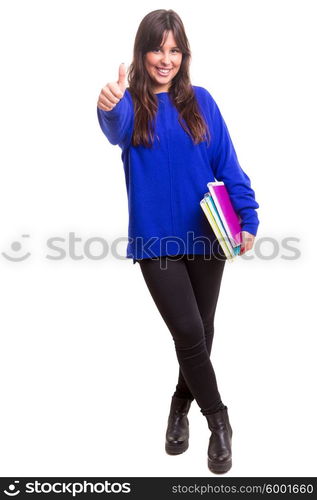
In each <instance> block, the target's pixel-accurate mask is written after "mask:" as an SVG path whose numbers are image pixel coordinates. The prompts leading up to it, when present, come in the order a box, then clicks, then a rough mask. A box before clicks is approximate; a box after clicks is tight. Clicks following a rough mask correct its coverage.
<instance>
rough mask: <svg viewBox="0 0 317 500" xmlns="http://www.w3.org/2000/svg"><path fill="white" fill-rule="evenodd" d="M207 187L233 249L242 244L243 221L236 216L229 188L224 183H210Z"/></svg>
mask: <svg viewBox="0 0 317 500" xmlns="http://www.w3.org/2000/svg"><path fill="white" fill-rule="evenodd" d="M207 187H208V189H209V192H210V195H211V197H212V199H213V201H214V203H215V205H216V208H217V210H218V213H219V216H220V218H221V221H222V223H223V225H224V228H225V230H226V233H227V235H228V238H229V239H230V241H231V244H232V246H233V247H236V246H238V245H240V244H241V243H242V238H241V226H240V222H241V219H240V217H238V215H237V214H236V212H235V210H234V208H233V206H232V203H231V200H230V197H229V194H228V191H227V188H226V186H225V184H224V182H222V181H214V182H208V184H207Z"/></svg>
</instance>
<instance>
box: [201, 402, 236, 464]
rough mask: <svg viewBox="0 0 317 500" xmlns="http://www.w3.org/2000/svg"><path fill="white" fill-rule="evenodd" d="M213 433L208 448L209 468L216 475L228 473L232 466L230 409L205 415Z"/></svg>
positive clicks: (226, 408)
mask: <svg viewBox="0 0 317 500" xmlns="http://www.w3.org/2000/svg"><path fill="white" fill-rule="evenodd" d="M205 417H206V419H207V422H208V427H209V429H210V431H211V436H210V439H209V446H208V468H209V470H210V471H211V472H213V473H215V474H223V473H225V472H228V470H229V469H231V466H232V452H231V443H232V428H231V425H230V422H229V416H228V407H227V406H225V408H223V409H222V410H220V411H217V412H215V413H211V414H210V415H205Z"/></svg>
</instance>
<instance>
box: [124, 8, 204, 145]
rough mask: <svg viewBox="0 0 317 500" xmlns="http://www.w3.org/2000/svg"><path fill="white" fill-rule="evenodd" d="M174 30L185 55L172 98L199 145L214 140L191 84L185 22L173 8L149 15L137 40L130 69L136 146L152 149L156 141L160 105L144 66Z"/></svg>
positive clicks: (189, 131)
mask: <svg viewBox="0 0 317 500" xmlns="http://www.w3.org/2000/svg"><path fill="white" fill-rule="evenodd" d="M170 30H171V31H172V33H173V36H174V38H175V41H176V43H177V46H178V47H179V49H180V50H181V52H182V62H181V66H180V68H179V71H178V73H177V74H176V75H175V77H174V78H173V80H172V82H171V86H170V88H169V96H170V98H171V100H172V102H173V104H174V105H175V107H176V109H177V110H178V112H179V117H178V121H179V123H180V125H181V126H182V127H183V129H184V130H185V132H186V133H188V134H189V135H190V136H191V138H192V139H193V141H194V143H195V144H197V143H199V142H202V141H204V140H205V139H208V141H209V140H210V133H209V129H208V125H207V124H206V122H205V120H204V118H203V116H202V115H201V113H200V111H199V107H198V103H197V101H196V97H195V94H194V90H193V89H192V86H191V82H190V77H189V64H190V58H191V52H190V47H189V43H188V40H187V36H186V33H185V29H184V26H183V23H182V20H181V18H180V17H179V15H178V14H177V13H176V12H175V11H174V10H172V9H169V10H165V9H158V10H154V11H152V12H149V14H147V15H146V16H145V17H144V18H143V19H142V21H141V23H140V25H139V28H138V31H137V34H136V37H135V42H134V49H133V61H132V63H131V64H130V67H129V69H128V78H127V80H128V84H129V87H128V89H129V91H130V93H131V96H132V98H133V103H134V112H135V113H134V118H135V119H134V131H133V137H132V144H133V145H134V146H138V145H140V144H143V145H144V146H147V147H151V145H152V144H153V141H154V123H155V116H156V112H157V109H158V102H157V97H156V95H155V93H154V92H153V90H152V83H151V79H150V76H149V74H148V72H147V70H146V68H145V65H144V57H145V54H146V53H147V52H149V51H150V50H153V49H155V48H157V47H159V46H161V45H164V43H165V39H166V37H167V35H168V31H170ZM149 138H150V140H149ZM150 141H151V142H150Z"/></svg>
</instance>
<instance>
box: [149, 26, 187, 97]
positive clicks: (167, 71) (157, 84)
mask: <svg viewBox="0 0 317 500" xmlns="http://www.w3.org/2000/svg"><path fill="white" fill-rule="evenodd" d="M182 58H183V54H182V53H181V51H180V49H179V48H178V47H177V45H176V42H175V39H174V36H173V33H172V31H169V32H168V36H167V38H166V40H165V44H164V45H162V46H161V47H157V48H156V49H154V50H151V51H149V52H147V53H146V54H145V68H146V70H147V72H148V74H149V75H150V77H151V79H152V82H153V92H154V93H155V94H157V93H159V92H168V89H169V87H170V85H171V83H172V80H173V78H174V76H175V75H176V74H177V73H178V71H179V68H180V66H181V62H182Z"/></svg>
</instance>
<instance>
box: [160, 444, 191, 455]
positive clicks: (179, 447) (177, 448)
mask: <svg viewBox="0 0 317 500" xmlns="http://www.w3.org/2000/svg"><path fill="white" fill-rule="evenodd" d="M187 448H188V441H183V443H181V444H170V443H165V451H166V453H167V454H168V455H180V454H181V453H184V451H186V450H187Z"/></svg>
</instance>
